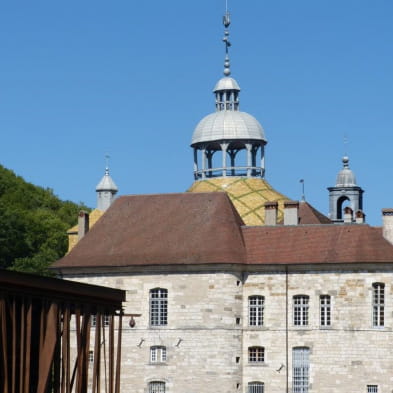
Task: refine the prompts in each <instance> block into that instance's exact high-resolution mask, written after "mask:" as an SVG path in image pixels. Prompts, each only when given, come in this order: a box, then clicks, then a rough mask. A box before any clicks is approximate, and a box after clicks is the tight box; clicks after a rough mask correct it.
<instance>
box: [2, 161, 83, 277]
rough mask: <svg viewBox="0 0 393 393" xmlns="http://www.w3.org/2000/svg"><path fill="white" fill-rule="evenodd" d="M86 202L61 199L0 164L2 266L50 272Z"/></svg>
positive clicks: (34, 271) (38, 272) (64, 247)
mask: <svg viewBox="0 0 393 393" xmlns="http://www.w3.org/2000/svg"><path fill="white" fill-rule="evenodd" d="M82 209H83V210H88V209H87V208H86V206H84V205H83V204H76V203H73V202H70V201H61V200H60V199H59V198H58V197H57V196H56V195H54V193H53V191H52V190H51V189H44V188H42V187H38V186H35V185H33V184H31V183H28V182H26V181H25V180H24V179H23V178H22V177H20V176H16V175H15V173H14V172H13V171H11V170H9V169H6V168H5V167H3V166H2V165H0V269H1V268H7V269H12V270H17V271H23V272H29V273H36V274H41V275H49V274H50V272H49V270H48V266H49V265H50V264H51V263H52V262H54V261H55V260H57V259H59V258H61V257H62V256H63V255H64V254H65V252H66V250H67V234H66V232H67V229H69V228H70V227H72V226H73V225H75V224H76V222H77V216H78V211H79V210H82Z"/></svg>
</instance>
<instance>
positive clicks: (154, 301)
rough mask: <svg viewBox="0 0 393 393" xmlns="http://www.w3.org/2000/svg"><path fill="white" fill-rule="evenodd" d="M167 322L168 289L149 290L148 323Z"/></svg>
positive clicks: (156, 324) (163, 323)
mask: <svg viewBox="0 0 393 393" xmlns="http://www.w3.org/2000/svg"><path fill="white" fill-rule="evenodd" d="M167 323H168V291H167V290H166V289H162V288H155V289H152V290H151V291H150V325H151V326H164V325H166V324H167Z"/></svg>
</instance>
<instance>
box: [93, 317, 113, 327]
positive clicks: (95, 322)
mask: <svg viewBox="0 0 393 393" xmlns="http://www.w3.org/2000/svg"><path fill="white" fill-rule="evenodd" d="M102 317H103V320H102V321H103V322H102V323H103V324H104V326H109V315H102ZM91 326H92V327H96V326H97V315H96V314H93V315H92V316H91Z"/></svg>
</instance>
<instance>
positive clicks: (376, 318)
mask: <svg viewBox="0 0 393 393" xmlns="http://www.w3.org/2000/svg"><path fill="white" fill-rule="evenodd" d="M384 324H385V284H384V283H382V282H374V283H373V326H374V327H382V326H384Z"/></svg>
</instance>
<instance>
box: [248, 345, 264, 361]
mask: <svg viewBox="0 0 393 393" xmlns="http://www.w3.org/2000/svg"><path fill="white" fill-rule="evenodd" d="M264 361H265V348H264V347H249V348H248V362H249V363H263V362H264Z"/></svg>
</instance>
